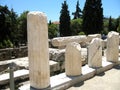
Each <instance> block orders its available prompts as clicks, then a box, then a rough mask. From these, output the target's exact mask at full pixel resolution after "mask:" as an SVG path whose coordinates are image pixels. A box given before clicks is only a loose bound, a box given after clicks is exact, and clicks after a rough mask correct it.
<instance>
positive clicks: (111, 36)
mask: <svg viewBox="0 0 120 90" xmlns="http://www.w3.org/2000/svg"><path fill="white" fill-rule="evenodd" d="M118 57H119V33H117V32H114V31H111V32H109V33H108V38H107V50H106V58H107V61H112V62H118Z"/></svg>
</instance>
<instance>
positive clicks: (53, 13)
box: [0, 0, 120, 21]
mask: <svg viewBox="0 0 120 90" xmlns="http://www.w3.org/2000/svg"><path fill="white" fill-rule="evenodd" d="M63 2H64V0H0V4H1V5H7V6H8V7H9V9H11V8H13V9H14V11H15V12H16V13H17V14H19V15H20V14H21V13H22V12H23V11H26V10H29V11H41V12H44V13H46V15H47V18H48V20H52V21H58V20H59V16H60V10H61V6H62V3H63ZM76 2H77V0H67V4H68V8H69V11H70V15H71V14H72V12H74V11H75V9H76V8H75V7H76ZM79 3H80V8H81V9H83V7H84V4H85V0H79ZM102 4H103V5H102V7H103V9H104V11H103V14H104V16H105V17H109V16H112V17H114V18H117V17H118V16H120V0H102ZM71 18H73V16H72V15H71Z"/></svg>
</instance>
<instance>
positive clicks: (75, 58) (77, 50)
mask: <svg viewBox="0 0 120 90" xmlns="http://www.w3.org/2000/svg"><path fill="white" fill-rule="evenodd" d="M81 66H82V61H81V47H80V44H78V43H76V42H72V43H69V44H68V45H67V47H66V52H65V72H66V75H68V76H77V75H81Z"/></svg>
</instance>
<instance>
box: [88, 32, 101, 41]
mask: <svg viewBox="0 0 120 90" xmlns="http://www.w3.org/2000/svg"><path fill="white" fill-rule="evenodd" d="M93 38H101V34H89V35H88V36H87V41H88V42H89V43H90V42H91V41H92V39H93Z"/></svg>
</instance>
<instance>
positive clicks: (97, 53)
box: [88, 38, 102, 68]
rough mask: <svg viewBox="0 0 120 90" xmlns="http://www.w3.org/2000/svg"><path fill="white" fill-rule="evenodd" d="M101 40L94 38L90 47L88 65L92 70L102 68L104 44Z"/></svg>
mask: <svg viewBox="0 0 120 90" xmlns="http://www.w3.org/2000/svg"><path fill="white" fill-rule="evenodd" d="M101 41H102V40H101V39H100V38H94V39H93V40H92V41H91V43H90V45H89V47H88V65H89V67H92V68H99V67H101V66H102V43H101Z"/></svg>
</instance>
